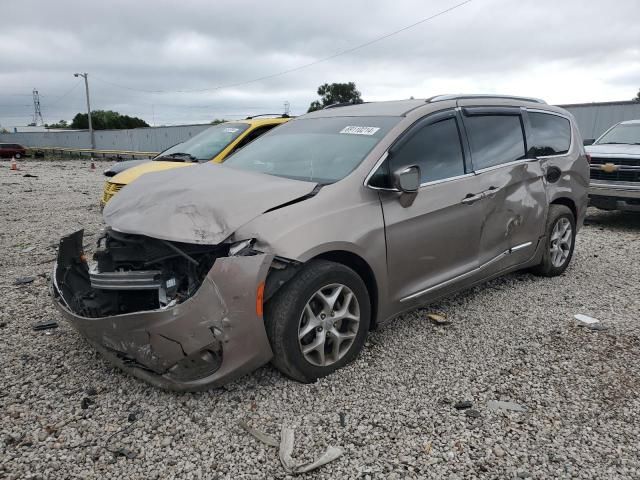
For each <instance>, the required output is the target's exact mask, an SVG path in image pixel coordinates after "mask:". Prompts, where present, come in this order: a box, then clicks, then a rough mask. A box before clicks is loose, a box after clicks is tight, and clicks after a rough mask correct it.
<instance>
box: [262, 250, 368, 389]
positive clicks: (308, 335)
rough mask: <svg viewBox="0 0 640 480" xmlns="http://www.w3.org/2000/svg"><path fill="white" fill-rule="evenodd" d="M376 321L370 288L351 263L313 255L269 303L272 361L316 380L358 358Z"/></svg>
mask: <svg viewBox="0 0 640 480" xmlns="http://www.w3.org/2000/svg"><path fill="white" fill-rule="evenodd" d="M370 321H371V306H370V302H369V294H368V292H367V288H366V286H365V284H364V282H363V281H362V279H361V278H360V276H359V275H358V274H357V273H356V272H354V271H353V270H351V269H350V268H349V267H346V266H345V265H342V264H339V263H335V262H330V261H326V260H312V261H311V262H309V263H308V264H307V265H305V266H304V267H303V269H302V270H301V271H300V272H298V274H296V276H295V277H293V278H292V279H291V280H290V281H289V282H287V283H286V284H285V285H284V286H283V287H282V288H281V289H280V290H279V291H278V292H277V293H276V294H275V295H274V297H273V298H272V299H271V300H269V302H268V303H267V304H266V307H265V323H266V328H267V335H268V336H269V340H270V342H271V348H272V349H273V354H274V357H273V360H272V363H273V364H274V365H275V366H276V368H278V370H280V371H281V372H283V373H284V374H285V375H287V376H289V377H291V378H293V379H295V380H298V381H301V382H313V381H315V380H316V379H318V378H320V377H324V376H326V375H329V374H330V373H332V372H334V371H336V370H337V369H339V368H342V367H343V366H345V365H346V364H348V363H349V362H351V361H352V360H354V359H355V358H356V356H357V355H358V353H359V352H360V350H361V349H362V346H363V345H364V342H365V339H366V336H367V333H368V331H369V324H370Z"/></svg>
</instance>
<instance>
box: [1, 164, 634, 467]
mask: <svg viewBox="0 0 640 480" xmlns="http://www.w3.org/2000/svg"><path fill="white" fill-rule="evenodd" d="M97 166H98V170H97V171H90V170H89V164H88V162H86V161H50V162H46V161H38V162H35V161H31V160H28V161H26V162H22V164H21V167H22V168H23V170H22V171H21V172H11V171H10V170H9V168H8V162H2V163H1V164H0V183H1V186H2V188H1V189H0V219H1V225H2V229H1V231H0V250H1V251H2V256H1V257H0V283H1V284H2V287H3V289H2V300H3V302H2V308H0V325H1V327H0V339H1V341H0V422H1V425H0V477H6V478H10V479H18V478H20V479H24V478H114V479H121V478H144V479H149V478H151V479H152V478H168V477H179V478H285V477H286V475H285V473H284V472H283V470H282V467H281V465H280V463H279V460H278V455H277V449H274V448H273V447H269V446H266V445H264V444H262V443H260V442H258V441H257V440H255V439H254V438H253V437H251V436H250V435H248V434H247V433H246V432H245V431H244V430H242V429H241V428H240V427H238V425H237V422H238V421H239V420H240V419H245V420H246V421H247V422H248V423H249V425H251V426H253V427H255V428H258V429H261V430H263V431H265V432H266V433H269V434H271V435H273V436H276V437H277V436H278V434H279V429H280V427H281V426H282V425H288V426H291V427H293V428H295V431H296V444H295V449H294V456H295V457H296V461H302V460H311V459H312V458H314V457H316V456H317V455H319V454H320V453H321V452H322V451H324V450H325V449H326V447H327V446H328V445H336V446H341V447H342V448H344V450H345V454H344V456H343V457H341V458H340V459H338V460H337V461H335V462H333V463H330V464H329V465H326V466H324V467H322V468H321V469H320V470H317V471H316V472H314V473H313V474H307V475H303V477H308V478H312V477H318V478H451V479H455V478H471V477H483V478H528V477H532V478H640V451H639V450H640V442H639V441H638V439H639V438H640V418H639V413H638V412H639V411H640V375H639V373H640V372H639V369H640V362H639V360H640V339H639V334H640V326H639V323H638V321H639V318H638V317H639V314H640V215H636V216H634V215H630V214H627V215H623V214H620V213H617V212H613V213H608V212H599V211H596V210H590V212H589V217H588V226H587V227H585V228H584V229H583V230H582V231H581V233H580V235H579V237H578V243H577V249H576V253H575V256H574V259H573V263H572V265H571V267H570V268H569V269H568V270H567V272H566V274H565V275H563V276H561V277H558V278H554V279H542V278H536V277H533V276H531V275H529V274H527V273H517V274H513V275H509V276H507V277H505V278H502V279H498V280H495V281H493V282H491V283H489V284H487V285H485V286H482V287H478V288H475V289H473V290H470V291H467V292H465V293H462V294H459V295H456V296H454V297H451V298H448V299H447V300H445V301H442V302H440V303H438V304H437V305H431V306H430V307H429V308H425V309H422V310H419V311H415V312H412V313H410V314H407V315H404V316H403V317H401V318H399V319H397V320H396V321H394V322H392V323H391V324H390V325H388V326H386V327H385V328H383V329H381V330H380V331H377V332H374V333H373V334H372V335H371V336H370V338H369V341H368V343H367V347H366V349H365V351H364V352H363V354H362V355H360V357H359V358H358V360H357V361H356V362H355V363H354V364H353V365H351V366H349V367H348V368H345V369H343V370H342V371H340V372H338V373H337V374H335V375H333V376H331V377H329V378H326V379H323V380H321V381H319V382H317V383H315V384H312V385H302V384H299V383H295V382H293V381H290V380H288V379H286V378H284V377H283V376H282V375H280V374H279V373H278V372H277V371H276V370H275V369H273V368H272V367H270V366H267V367H264V368H262V369H260V370H258V371H257V372H255V373H253V374H251V375H248V376H246V377H245V378H243V379H241V380H239V381H237V382H235V383H234V384H232V385H229V386H228V387H227V388H224V389H219V390H215V391H210V392H205V393H199V394H174V393H168V392H164V391H161V390H158V389H155V388H152V387H150V386H147V385H146V384H144V383H142V382H140V381H138V380H136V379H134V378H131V377H129V376H127V375H125V374H123V373H121V372H120V371H119V370H117V369H114V368H112V367H111V366H110V365H109V364H108V363H106V362H105V361H103V360H102V359H101V358H100V357H99V356H98V355H96V354H95V353H94V351H93V350H92V349H91V348H90V347H89V346H88V345H87V344H86V343H85V342H84V341H83V340H82V338H81V337H80V336H79V335H78V334H77V333H76V332H75V331H74V330H73V329H72V328H71V327H70V326H69V325H68V324H66V323H65V322H64V321H63V319H62V317H61V316H60V315H59V314H58V313H57V312H56V310H55V309H54V308H53V306H52V305H51V300H50V298H49V295H48V291H47V280H46V278H45V277H46V276H47V275H48V274H49V270H50V268H51V259H52V258H53V256H54V253H55V252H54V249H53V245H54V244H56V243H57V240H58V239H59V237H60V236H61V235H63V234H65V233H68V232H71V231H73V230H75V229H77V228H78V227H84V228H85V229H86V232H87V233H86V235H85V237H86V238H87V240H88V242H89V243H91V242H93V240H95V238H96V235H97V233H98V231H99V229H100V228H101V217H100V214H99V209H98V207H97V200H98V197H99V194H100V191H101V188H102V181H103V178H102V175H101V173H100V171H101V169H102V168H104V167H106V166H107V164H106V163H102V162H98V164H97ZM24 173H30V174H33V175H37V176H38V177H37V178H25V177H23V174H24ZM30 247H35V248H33V249H31V250H30ZM25 276H35V280H34V281H33V282H32V283H30V284H26V285H20V286H14V285H12V283H13V281H14V280H15V279H16V278H17V277H25ZM431 312H436V313H441V314H443V315H445V316H446V318H447V320H450V321H451V323H450V324H448V325H446V324H445V325H436V324H435V323H434V322H433V321H431V320H429V319H428V318H427V314H428V313H431ZM576 313H583V314H586V315H590V316H592V317H595V318H597V319H599V320H600V322H601V324H602V325H604V326H605V327H607V328H606V329H605V330H591V329H588V328H585V327H581V326H578V322H576V320H574V319H573V315H574V314H576ZM43 320H57V321H58V322H59V323H60V325H59V327H58V328H57V329H54V330H44V331H33V330H32V326H33V324H34V323H36V322H39V321H43ZM85 398H86V399H87V400H84V399H85ZM465 400H468V401H470V402H471V403H472V405H471V407H470V408H455V407H454V404H456V403H458V402H462V401H465ZM492 400H497V401H501V402H512V403H514V404H517V406H521V407H523V409H524V411H515V410H510V409H504V408H500V407H499V405H504V404H501V403H491V408H489V407H488V406H487V403H488V402H489V401H492ZM507 405H511V404H507ZM83 406H84V407H86V408H85V409H83V408H82V407H83ZM458 406H459V407H460V406H461V405H458ZM462 406H464V404H462ZM516 410H517V409H516ZM123 429H124V431H121V430H123ZM113 452H116V453H113Z"/></svg>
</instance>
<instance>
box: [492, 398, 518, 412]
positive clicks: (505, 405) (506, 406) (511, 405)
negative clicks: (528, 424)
mask: <svg viewBox="0 0 640 480" xmlns="http://www.w3.org/2000/svg"><path fill="white" fill-rule="evenodd" d="M487 408H488V409H489V410H510V411H512V412H526V411H527V409H526V408H525V407H523V406H522V405H520V404H518V403H515V402H503V401H500V400H489V401H488V402H487Z"/></svg>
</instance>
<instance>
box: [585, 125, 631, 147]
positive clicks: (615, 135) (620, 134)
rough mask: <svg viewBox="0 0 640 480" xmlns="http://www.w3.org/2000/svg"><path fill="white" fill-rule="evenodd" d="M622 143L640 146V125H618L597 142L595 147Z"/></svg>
mask: <svg viewBox="0 0 640 480" xmlns="http://www.w3.org/2000/svg"><path fill="white" fill-rule="evenodd" d="M612 143H614V144H615V143H621V144H627V145H640V123H626V124H625V123H621V124H620V125H616V126H615V127H613V128H612V129H611V130H609V131H608V132H607V133H605V134H604V135H603V136H602V137H600V138H599V139H598V141H597V142H595V145H603V144H612Z"/></svg>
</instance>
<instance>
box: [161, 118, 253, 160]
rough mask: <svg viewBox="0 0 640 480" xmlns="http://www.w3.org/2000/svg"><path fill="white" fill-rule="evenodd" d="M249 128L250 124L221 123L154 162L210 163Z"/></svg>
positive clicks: (173, 148) (174, 147)
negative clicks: (189, 161)
mask: <svg viewBox="0 0 640 480" xmlns="http://www.w3.org/2000/svg"><path fill="white" fill-rule="evenodd" d="M247 128H249V124H248V123H221V124H219V125H215V126H213V127H209V128H207V129H206V130H204V131H203V132H200V133H199V134H197V135H196V136H194V137H192V138H190V139H189V140H187V141H186V142H182V143H178V144H177V145H174V146H173V147H171V148H169V149H167V150H165V151H164V152H162V153H161V154H160V155H158V156H157V157H156V158H154V160H174V161H188V160H191V161H199V162H208V161H209V160H212V159H213V158H214V157H215V156H216V155H218V154H219V153H220V152H221V151H222V150H224V149H225V147H226V146H227V145H229V144H230V143H231V142H233V141H234V140H235V139H236V138H238V137H239V136H240V134H241V133H242V132H244V131H245V130H246V129H247Z"/></svg>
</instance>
